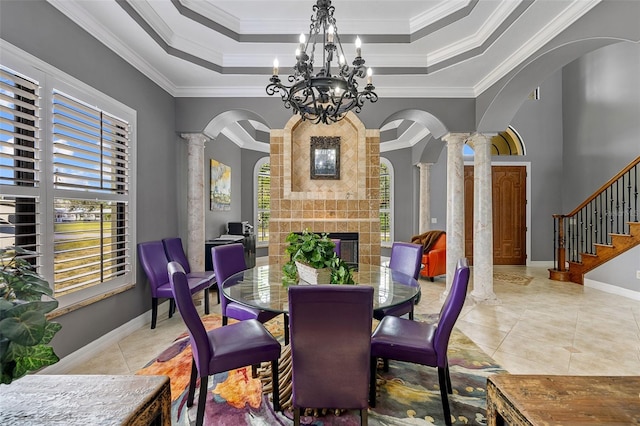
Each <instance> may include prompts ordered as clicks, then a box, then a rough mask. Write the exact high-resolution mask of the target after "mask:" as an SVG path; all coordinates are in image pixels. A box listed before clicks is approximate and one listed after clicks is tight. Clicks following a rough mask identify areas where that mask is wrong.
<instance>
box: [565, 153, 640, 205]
mask: <svg viewBox="0 0 640 426" xmlns="http://www.w3.org/2000/svg"><path fill="white" fill-rule="evenodd" d="M638 163H640V156H638V157H636V159H635V160H633V161H632V162H631V163H629V165H628V166H627V167H625V168H624V169H622V170H620V172H619V173H618V174H617V175H615V176H614V177H612V178H611V179H609V181H608V182H607V183H605V184H604V185H602V186H601V187H600V188H599V189H598V190H597V191H596V192H594V193H593V194H592V195H591V196H590V197H589V198H587V199H586V200H584V201H583V202H582V204H580V205H579V206H578V207H576V208H575V209H574V210H573V211H572V212H571V213H569V214H565V215H563V216H564V217H571V216H573V215H575V214H577V213H578V212H579V211H580V210H581V209H582V208H583V207H585V206H586V205H587V204H589V203H590V202H591V201H593V200H594V199H595V198H596V197H597V196H598V195H600V193H601V192H603V191H604V190H605V189H607V188H608V187H609V186H611V184H613V183H614V182H615V181H617V180H618V179H620V178H621V177H622V175H624V174H625V173H627V172H628V171H629V170H631V169H632V168H633V167H635V166H637V165H638Z"/></svg>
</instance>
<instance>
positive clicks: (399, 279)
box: [222, 264, 420, 410]
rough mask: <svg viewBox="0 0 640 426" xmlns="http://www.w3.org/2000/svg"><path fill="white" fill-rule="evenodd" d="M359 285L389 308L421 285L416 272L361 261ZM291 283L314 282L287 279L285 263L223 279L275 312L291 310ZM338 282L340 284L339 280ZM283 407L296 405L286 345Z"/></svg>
mask: <svg viewBox="0 0 640 426" xmlns="http://www.w3.org/2000/svg"><path fill="white" fill-rule="evenodd" d="M353 278H354V281H355V282H356V285H369V286H372V287H373V288H374V291H373V309H374V310H376V309H381V308H389V307H392V306H396V305H399V304H401V303H404V302H407V301H409V300H411V299H412V298H414V297H416V296H417V294H418V292H419V291H420V286H419V284H418V282H417V280H415V279H414V278H413V277H412V276H409V275H406V274H403V273H400V272H397V271H393V270H391V269H389V268H387V267H385V266H378V265H366V264H359V265H357V268H355V270H354V271H353ZM291 285H312V284H308V283H305V282H304V281H300V282H299V283H297V284H296V283H290V282H288V281H287V280H286V279H284V274H283V273H282V265H263V266H256V267H253V268H250V269H247V270H244V271H241V272H238V273H236V274H234V275H232V276H230V277H229V278H227V279H226V280H225V281H224V282H223V283H222V292H223V294H224V296H225V297H226V298H227V299H229V300H232V301H234V302H237V303H241V304H244V305H247V306H250V307H253V308H258V309H263V310H266V311H272V312H281V313H287V314H288V311H289V287H290V286H291ZM336 285H337V284H336ZM278 371H279V379H278V383H279V396H278V399H279V401H280V408H281V409H283V410H286V409H290V408H291V407H292V399H291V398H292V393H291V390H292V387H291V378H292V376H291V374H292V363H291V346H289V345H286V346H283V349H282V355H281V357H280V362H279V368H278ZM258 376H259V378H260V380H261V382H262V385H263V392H265V393H268V392H269V390H272V389H273V386H272V384H271V366H270V364H267V365H266V366H265V367H261V368H260V370H259V374H258Z"/></svg>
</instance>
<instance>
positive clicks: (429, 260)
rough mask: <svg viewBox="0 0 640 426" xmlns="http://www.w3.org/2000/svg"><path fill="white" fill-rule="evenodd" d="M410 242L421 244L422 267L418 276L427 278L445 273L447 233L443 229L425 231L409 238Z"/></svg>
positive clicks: (431, 278)
mask: <svg viewBox="0 0 640 426" xmlns="http://www.w3.org/2000/svg"><path fill="white" fill-rule="evenodd" d="M411 242H412V243H416V244H422V246H423V247H424V252H423V254H422V269H421V270H420V276H421V277H426V278H429V279H430V280H431V281H432V282H433V280H434V277H436V276H438V275H443V274H446V273H447V234H445V233H444V231H427V232H425V233H424V234H420V235H416V236H414V237H412V238H411Z"/></svg>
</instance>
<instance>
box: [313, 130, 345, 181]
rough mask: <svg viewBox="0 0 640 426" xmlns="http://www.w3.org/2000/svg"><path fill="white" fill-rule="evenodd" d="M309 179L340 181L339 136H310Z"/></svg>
mask: <svg viewBox="0 0 640 426" xmlns="http://www.w3.org/2000/svg"><path fill="white" fill-rule="evenodd" d="M310 146H311V153H310V154H311V155H310V158H311V179H340V136H311V144H310Z"/></svg>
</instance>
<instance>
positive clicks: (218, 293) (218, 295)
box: [215, 284, 220, 305]
mask: <svg viewBox="0 0 640 426" xmlns="http://www.w3.org/2000/svg"><path fill="white" fill-rule="evenodd" d="M215 287H216V296H217V297H218V305H219V304H220V289H219V288H218V285H217V284H215Z"/></svg>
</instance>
